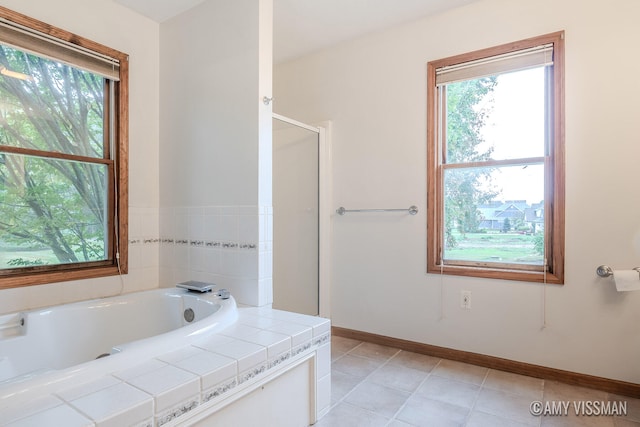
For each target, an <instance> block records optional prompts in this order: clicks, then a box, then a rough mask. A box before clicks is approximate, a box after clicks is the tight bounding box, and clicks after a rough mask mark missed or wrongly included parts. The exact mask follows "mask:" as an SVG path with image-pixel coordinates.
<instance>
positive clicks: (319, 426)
mask: <svg viewBox="0 0 640 427" xmlns="http://www.w3.org/2000/svg"><path fill="white" fill-rule="evenodd" d="M388 422H389V419H388V418H385V417H383V416H382V415H378V414H376V413H374V412H371V411H367V410H366V409H362V408H358V407H357V406H353V405H349V404H348V403H340V404H339V405H337V406H336V407H335V408H333V409H332V410H331V412H329V413H328V414H326V415H325V416H324V417H322V418H321V419H320V420H319V421H318V422H317V423H316V424H315V427H382V426H386V425H387V423H388Z"/></svg>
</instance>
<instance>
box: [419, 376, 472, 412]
mask: <svg viewBox="0 0 640 427" xmlns="http://www.w3.org/2000/svg"><path fill="white" fill-rule="evenodd" d="M479 392H480V387H479V386H477V385H474V384H470V383H463V382H461V381H455V380H452V379H449V378H444V377H439V376H436V375H430V376H429V378H427V379H426V381H425V382H424V383H422V385H421V386H420V387H419V388H418V390H417V391H416V395H418V396H421V397H424V398H427V399H433V400H438V401H440V402H446V403H451V404H453V405H457V406H462V407H464V408H471V407H472V406H473V404H474V403H475V401H476V399H477V398H478V393H479Z"/></svg>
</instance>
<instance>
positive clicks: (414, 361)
mask: <svg viewBox="0 0 640 427" xmlns="http://www.w3.org/2000/svg"><path fill="white" fill-rule="evenodd" d="M438 362H440V359H438V358H437V357H432V356H427V355H425V354H419V353H412V352H410V351H400V353H398V354H396V355H395V356H394V357H393V358H392V359H391V360H389V363H390V364H393V365H402V366H406V367H407V368H411V369H417V370H420V371H425V372H431V371H432V370H433V368H435V366H436V365H437V364H438Z"/></svg>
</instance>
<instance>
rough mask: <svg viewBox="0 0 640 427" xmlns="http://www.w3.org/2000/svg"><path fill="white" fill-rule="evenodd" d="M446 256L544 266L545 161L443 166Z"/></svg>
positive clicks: (454, 258)
mask: <svg viewBox="0 0 640 427" xmlns="http://www.w3.org/2000/svg"><path fill="white" fill-rule="evenodd" d="M444 181H445V183H444V185H445V196H444V200H445V209H444V211H445V224H444V228H445V229H444V231H445V233H444V234H445V242H444V248H445V249H444V259H445V260H447V261H450V260H463V261H474V262H480V263H492V262H495V263H510V264H511V263H515V264H531V265H542V264H543V260H544V165H542V164H534V165H526V166H509V167H491V168H461V169H447V170H446V171H445V174H444Z"/></svg>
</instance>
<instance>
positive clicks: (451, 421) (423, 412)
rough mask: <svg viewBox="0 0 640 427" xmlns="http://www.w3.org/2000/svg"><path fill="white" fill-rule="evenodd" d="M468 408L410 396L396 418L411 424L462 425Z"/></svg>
mask: <svg viewBox="0 0 640 427" xmlns="http://www.w3.org/2000/svg"><path fill="white" fill-rule="evenodd" d="M468 413H469V410H468V409H467V408H463V407H461V406H456V405H451V404H449V403H444V402H438V401H437V400H431V399H425V398H423V397H420V396H412V397H411V398H410V399H409V400H408V401H407V404H406V405H405V406H404V407H403V408H402V410H400V412H399V413H398V416H397V417H396V418H397V419H398V420H400V421H403V422H405V423H409V424H411V425H413V426H427V427H432V426H442V427H449V426H452V427H453V426H463V425H464V422H465V419H466V417H467V414H468Z"/></svg>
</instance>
